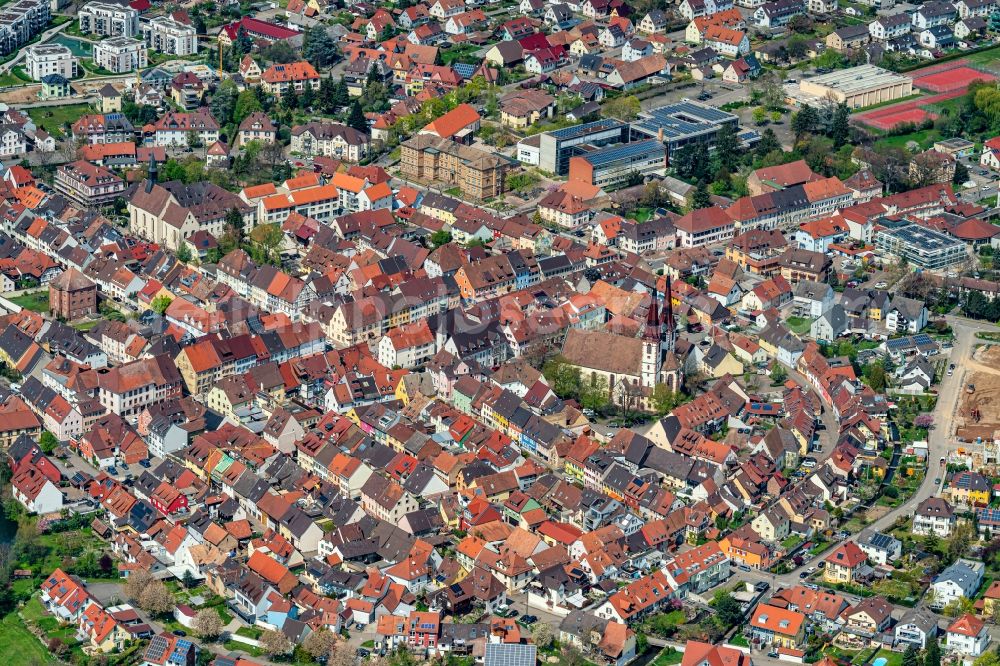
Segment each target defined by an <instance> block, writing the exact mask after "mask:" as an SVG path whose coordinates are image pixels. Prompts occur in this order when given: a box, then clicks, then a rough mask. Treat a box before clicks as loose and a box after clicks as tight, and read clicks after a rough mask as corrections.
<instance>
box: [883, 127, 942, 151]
mask: <svg viewBox="0 0 1000 666" xmlns="http://www.w3.org/2000/svg"><path fill="white" fill-rule="evenodd" d="M940 138H941V132H939V131H938V130H934V129H930V130H917V131H916V132H911V133H910V134H897V135H896V136H887V137H885V138H884V139H879V140H878V144H879V145H882V146H887V147H891V148H906V144H908V143H909V142H911V141H916V142H917V143H919V144H920V147H921V148H924V149H925V150H926V149H928V148H930V147H931V146H932V145H933V144H934V142H935V141H937V140H938V139H940Z"/></svg>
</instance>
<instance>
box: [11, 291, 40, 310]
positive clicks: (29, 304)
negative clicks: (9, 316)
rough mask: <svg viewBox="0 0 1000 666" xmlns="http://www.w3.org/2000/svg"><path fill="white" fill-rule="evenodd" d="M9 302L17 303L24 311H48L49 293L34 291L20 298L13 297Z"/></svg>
mask: <svg viewBox="0 0 1000 666" xmlns="http://www.w3.org/2000/svg"><path fill="white" fill-rule="evenodd" d="M9 300H11V301H12V302H14V303H17V304H18V305H20V306H21V307H22V308H24V309H25V310H31V311H32V312H48V311H49V292H47V291H36V292H34V293H31V294H21V295H20V296H15V297H13V298H11V299H9Z"/></svg>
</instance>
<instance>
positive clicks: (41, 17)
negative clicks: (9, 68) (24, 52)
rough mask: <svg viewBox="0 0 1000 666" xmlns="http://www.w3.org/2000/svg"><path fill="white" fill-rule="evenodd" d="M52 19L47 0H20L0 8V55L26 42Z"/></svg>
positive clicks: (14, 49)
mask: <svg viewBox="0 0 1000 666" xmlns="http://www.w3.org/2000/svg"><path fill="white" fill-rule="evenodd" d="M51 20H52V9H51V2H49V0H20V2H12V3H10V4H9V5H7V6H5V7H4V8H3V9H2V10H0V55H7V54H9V53H13V52H14V51H16V50H17V49H18V47H20V46H22V45H24V44H27V43H28V42H29V41H31V38H32V37H34V36H35V35H37V34H38V33H40V32H41V31H42V30H43V29H44V28H45V27H46V26H47V25H48V24H49V21H51Z"/></svg>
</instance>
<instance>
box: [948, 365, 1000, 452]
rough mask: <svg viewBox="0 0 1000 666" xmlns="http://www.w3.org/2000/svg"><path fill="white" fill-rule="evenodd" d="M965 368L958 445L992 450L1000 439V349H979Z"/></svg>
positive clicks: (956, 428) (956, 422)
mask: <svg viewBox="0 0 1000 666" xmlns="http://www.w3.org/2000/svg"><path fill="white" fill-rule="evenodd" d="M963 366H964V369H965V377H964V382H963V386H962V389H961V390H962V397H961V399H960V401H959V408H958V412H957V413H956V414H955V436H956V437H957V438H958V439H959V441H962V442H965V443H968V444H977V443H978V444H980V445H985V446H986V447H987V448H989V447H990V446H993V445H994V443H995V442H996V441H997V440H998V439H1000V346H997V345H983V346H982V347H979V348H978V349H976V350H975V352H974V353H973V355H972V359H971V360H970V361H967V362H966V363H964V364H963ZM994 455H995V454H994Z"/></svg>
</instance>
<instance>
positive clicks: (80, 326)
mask: <svg viewBox="0 0 1000 666" xmlns="http://www.w3.org/2000/svg"><path fill="white" fill-rule="evenodd" d="M100 323H101V322H100V320H94V319H87V320H85V321H78V322H76V323H75V324H71V326H72V327H73V328H75V329H76V330H78V331H80V332H81V333H86V332H87V331H89V330H90V329H92V328H94V327H95V326H97V325H98V324H100Z"/></svg>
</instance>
